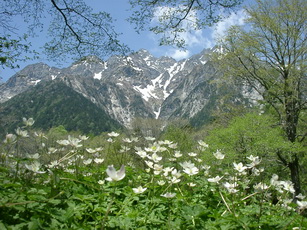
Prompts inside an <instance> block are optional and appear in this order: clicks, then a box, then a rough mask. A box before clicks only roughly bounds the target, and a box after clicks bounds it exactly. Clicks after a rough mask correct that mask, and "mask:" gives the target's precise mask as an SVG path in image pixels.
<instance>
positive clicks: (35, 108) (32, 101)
mask: <svg viewBox="0 0 307 230" xmlns="http://www.w3.org/2000/svg"><path fill="white" fill-rule="evenodd" d="M42 84H45V87H41V86H37V87H34V88H32V89H30V90H28V91H27V92H25V93H22V94H20V95H17V96H16V97H14V98H13V99H11V100H9V101H8V102H5V103H3V104H1V105H0V121H1V124H0V126H1V130H2V133H1V135H2V137H3V135H5V134H6V133H7V132H13V130H14V129H16V128H17V127H18V126H21V125H22V124H21V122H20V121H21V120H22V118H23V117H25V116H26V117H33V118H34V119H35V123H34V127H35V128H37V129H42V130H48V129H50V128H52V127H57V126H60V125H63V126H64V127H65V129H66V130H68V131H72V130H78V131H80V132H82V133H85V134H90V133H92V134H96V135H98V134H100V133H101V132H104V131H111V130H117V129H120V128H121V126H120V124H119V123H118V122H116V121H115V120H113V119H112V118H110V117H109V116H108V115H107V114H106V113H105V112H104V111H103V110H102V109H100V108H97V107H96V106H95V105H94V104H93V103H92V102H91V101H89V100H88V99H86V98H84V97H83V96H82V95H80V94H78V93H76V92H75V91H73V90H72V89H70V88H69V87H67V86H66V85H65V84H64V83H61V82H57V81H53V82H45V83H42Z"/></svg>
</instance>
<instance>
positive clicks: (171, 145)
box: [168, 143, 177, 149]
mask: <svg viewBox="0 0 307 230" xmlns="http://www.w3.org/2000/svg"><path fill="white" fill-rule="evenodd" d="M168 147H169V148H171V149H176V148H177V143H172V144H169V145H168Z"/></svg>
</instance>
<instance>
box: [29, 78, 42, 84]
mask: <svg viewBox="0 0 307 230" xmlns="http://www.w3.org/2000/svg"><path fill="white" fill-rule="evenodd" d="M40 81H41V80H40V79H39V80H34V81H31V83H32V84H34V85H37V84H38V83H39V82H40Z"/></svg>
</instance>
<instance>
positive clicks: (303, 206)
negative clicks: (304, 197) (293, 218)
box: [296, 200, 307, 210]
mask: <svg viewBox="0 0 307 230" xmlns="http://www.w3.org/2000/svg"><path fill="white" fill-rule="evenodd" d="M296 203H297V205H298V208H299V209H300V210H303V209H306V208H307V201H299V200H298V201H297V202H296Z"/></svg>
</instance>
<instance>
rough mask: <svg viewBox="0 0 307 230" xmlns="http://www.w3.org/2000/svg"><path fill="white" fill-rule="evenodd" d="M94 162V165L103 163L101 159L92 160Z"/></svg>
mask: <svg viewBox="0 0 307 230" xmlns="http://www.w3.org/2000/svg"><path fill="white" fill-rule="evenodd" d="M94 162H95V163H96V164H101V163H102V162H104V159H102V158H95V159H94Z"/></svg>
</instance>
